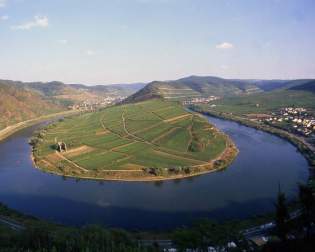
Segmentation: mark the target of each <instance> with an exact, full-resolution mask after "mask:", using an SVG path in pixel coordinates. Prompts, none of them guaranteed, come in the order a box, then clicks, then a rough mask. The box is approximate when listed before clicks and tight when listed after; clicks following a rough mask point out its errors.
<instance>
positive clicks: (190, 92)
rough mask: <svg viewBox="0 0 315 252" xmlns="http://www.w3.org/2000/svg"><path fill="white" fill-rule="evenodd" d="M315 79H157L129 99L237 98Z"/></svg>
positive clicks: (193, 77) (208, 77) (293, 85)
mask: <svg viewBox="0 0 315 252" xmlns="http://www.w3.org/2000/svg"><path fill="white" fill-rule="evenodd" d="M312 81H314V80H311V79H301V80H240V79H223V78H218V77H212V76H190V77H187V78H182V79H178V80H174V81H154V82H151V83H149V84H148V85H147V86H145V87H144V88H143V89H142V90H140V91H138V92H137V93H135V94H134V95H132V96H130V97H129V98H128V99H127V100H126V102H133V101H142V100H146V99H150V98H154V97H160V98H164V99H169V100H185V99H190V98H197V97H208V96H217V97H234V96H244V95H252V94H258V93H264V92H272V91H276V90H285V89H289V88H294V87H298V86H300V85H303V84H305V85H306V84H307V83H309V82H312Z"/></svg>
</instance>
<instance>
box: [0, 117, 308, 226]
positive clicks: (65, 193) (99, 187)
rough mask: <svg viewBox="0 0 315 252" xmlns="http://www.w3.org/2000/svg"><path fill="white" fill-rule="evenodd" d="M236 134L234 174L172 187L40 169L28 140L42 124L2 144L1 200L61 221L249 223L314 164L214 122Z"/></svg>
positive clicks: (273, 142)
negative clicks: (72, 176) (85, 177)
mask: <svg viewBox="0 0 315 252" xmlns="http://www.w3.org/2000/svg"><path fill="white" fill-rule="evenodd" d="M208 119H209V121H210V122H211V123H213V124H215V125H216V126H217V127H218V128H219V129H221V130H222V131H224V132H225V133H226V134H228V135H230V137H231V138H232V139H233V141H234V142H235V144H236V145H237V147H238V149H239V150H240V153H239V155H238V156H237V158H236V159H235V161H234V162H233V163H232V165H230V166H229V167H228V168H227V169H225V170H224V171H220V172H215V173H209V174H206V175H202V176H198V177H193V178H188V179H182V180H174V181H164V182H107V181H101V182H100V181H92V180H78V179H70V178H64V177H61V176H57V175H51V174H47V173H44V172H42V171H40V170H38V169H36V168H34V166H33V164H32V161H31V159H30V155H31V147H30V145H29V144H28V140H29V138H30V137H31V135H32V133H33V131H34V130H35V129H36V128H38V127H39V126H40V125H36V126H33V127H30V128H27V129H23V130H21V131H20V132H18V133H16V134H14V135H12V136H10V137H9V138H7V139H6V140H4V141H2V142H0V202H2V203H4V204H6V205H8V206H9V207H11V208H13V209H17V210H19V211H21V212H23V213H26V214H29V215H33V216H36V217H39V218H42V219H45V220H49V221H54V222H57V223H62V224H68V225H75V226H81V225H86V224H101V225H104V226H110V227H121V228H127V229H151V230H158V229H169V228H174V227H179V226H183V225H189V224H191V223H192V222H193V221H195V220H197V219H199V218H204V217H208V218H212V219H216V220H219V221H221V220H229V219H239V218H248V217H252V216H254V215H259V214H264V213H267V212H270V211H273V209H274V202H275V197H276V195H277V192H278V185H279V184H280V185H281V189H282V191H284V192H285V193H286V195H287V196H288V197H289V198H292V197H295V196H296V195H297V183H299V182H306V180H307V178H308V176H309V170H308V164H307V161H306V160H305V158H304V157H303V156H302V155H301V154H300V153H299V152H298V151H297V149H296V148H295V147H294V146H293V145H291V144H290V143H288V142H287V141H285V140H283V139H281V138H279V137H276V136H274V135H271V134H268V133H265V132H262V131H258V130H255V129H252V128H248V127H245V126H242V125H240V124H237V123H235V122H231V121H226V120H223V119H217V118H213V117H208Z"/></svg>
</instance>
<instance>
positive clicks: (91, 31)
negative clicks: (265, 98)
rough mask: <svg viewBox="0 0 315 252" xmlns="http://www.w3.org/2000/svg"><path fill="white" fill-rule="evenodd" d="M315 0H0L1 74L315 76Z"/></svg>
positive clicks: (107, 80)
mask: <svg viewBox="0 0 315 252" xmlns="http://www.w3.org/2000/svg"><path fill="white" fill-rule="evenodd" d="M314 13H315V1H314V0H89V1H86V0H0V79H11V80H21V81H52V80H58V81H63V82H66V83H83V84H111V83H132V82H149V81H153V80H171V79H177V78H181V77H185V76H190V75H211V76H220V77H225V78H246V79H275V78H277V79H294V78H315V60H314V59H315V48H314V46H315V15H314Z"/></svg>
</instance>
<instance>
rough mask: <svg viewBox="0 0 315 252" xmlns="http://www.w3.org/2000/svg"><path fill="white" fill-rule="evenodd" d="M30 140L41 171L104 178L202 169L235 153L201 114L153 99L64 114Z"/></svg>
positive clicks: (146, 176) (165, 176) (160, 176)
mask: <svg viewBox="0 0 315 252" xmlns="http://www.w3.org/2000/svg"><path fill="white" fill-rule="evenodd" d="M58 142H59V145H58V144H57V143H58ZM33 144H34V156H35V160H36V163H37V165H38V166H39V167H41V168H42V169H43V170H45V171H48V172H53V173H56V174H59V175H64V176H74V177H81V178H98V179H109V180H112V179H113V180H140V181H142V180H161V179H168V178H182V177H187V176H192V175H197V174H202V173H205V172H209V171H211V170H214V169H220V168H223V167H226V166H227V165H228V164H229V163H230V162H231V161H232V160H233V159H234V157H235V156H236V153H237V150H236V148H235V146H234V145H233V143H232V142H231V140H230V139H229V138H228V137H227V136H226V135H224V134H223V133H222V132H220V131H218V130H217V129H215V128H214V127H213V126H212V125H210V124H209V123H208V122H207V120H206V119H205V118H203V117H201V116H199V115H195V114H191V113H188V112H186V111H185V110H184V108H183V107H182V106H181V105H179V104H178V103H174V102H166V101H162V100H158V99H151V100H148V101H145V102H140V103H134V104H127V105H120V106H113V107H109V108H105V109H103V110H101V111H99V112H95V113H89V114H84V115H81V116H77V117H73V118H69V119H65V120H64V121H63V122H59V123H57V124H53V125H50V126H49V127H47V128H46V129H44V130H43V131H42V132H41V133H40V134H39V135H38V136H37V138H35V139H33ZM60 146H61V147H60ZM61 148H62V150H65V151H61Z"/></svg>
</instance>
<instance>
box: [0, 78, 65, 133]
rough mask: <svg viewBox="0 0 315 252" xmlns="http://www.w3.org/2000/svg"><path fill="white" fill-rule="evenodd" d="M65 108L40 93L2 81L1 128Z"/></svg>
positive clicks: (0, 100) (0, 97)
mask: <svg viewBox="0 0 315 252" xmlns="http://www.w3.org/2000/svg"><path fill="white" fill-rule="evenodd" d="M64 109H65V108H64V107H63V106H62V105H60V104H58V103H54V102H53V101H52V100H48V99H46V98H45V97H44V96H42V95H40V94H38V93H35V92H32V91H29V90H25V89H22V88H19V87H17V86H15V85H8V84H4V83H2V82H0V129H2V128H5V127H7V126H8V125H11V124H15V123H18V122H21V121H24V120H28V119H32V118H36V117H38V116H41V115H45V114H50V113H55V112H59V111H62V110H64Z"/></svg>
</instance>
